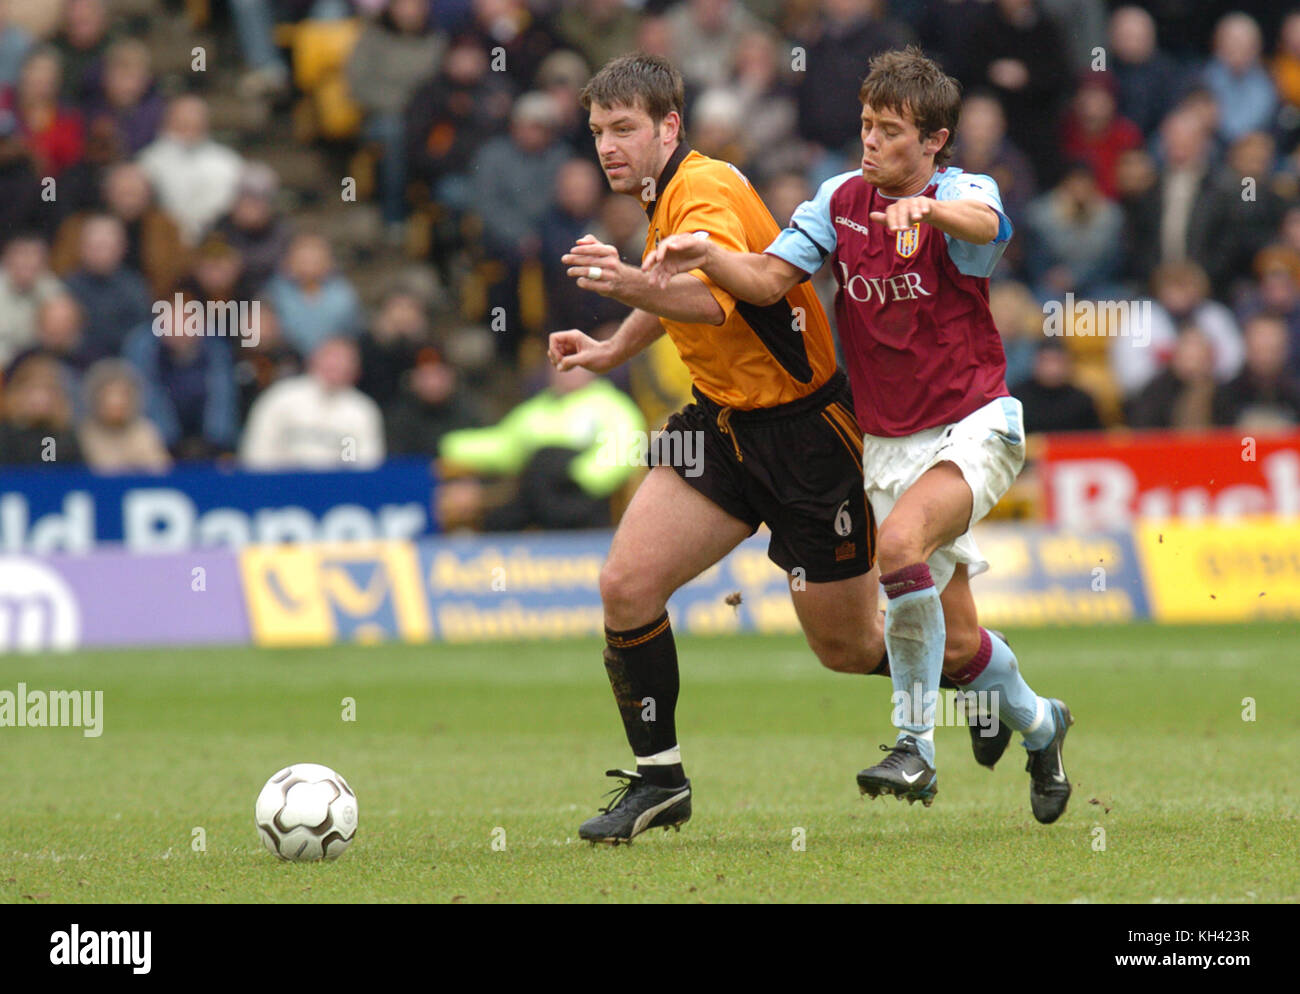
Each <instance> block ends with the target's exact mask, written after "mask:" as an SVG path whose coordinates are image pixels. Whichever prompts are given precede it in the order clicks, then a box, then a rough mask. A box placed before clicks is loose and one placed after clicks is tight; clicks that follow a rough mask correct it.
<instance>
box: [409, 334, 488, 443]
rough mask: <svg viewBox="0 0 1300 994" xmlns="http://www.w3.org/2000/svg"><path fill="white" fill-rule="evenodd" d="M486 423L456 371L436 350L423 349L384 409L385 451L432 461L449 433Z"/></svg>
mask: <svg viewBox="0 0 1300 994" xmlns="http://www.w3.org/2000/svg"><path fill="white" fill-rule="evenodd" d="M487 420H488V419H487V416H486V412H485V411H484V410H483V405H482V404H480V403H479V401H478V399H477V398H476V397H475V396H474V394H473V393H472V392H471V391H469V390H467V389H466V388H465V387H464V386H463V385H462V384H461V382H460V376H459V374H458V373H457V371H456V368H455V367H454V366H452V365H451V364H450V363H448V362H447V361H446V360H445V359H443V358H442V356H441V355H440V354H439V352H438V350H437V349H436V348H432V347H425V348H423V349H421V350H420V354H419V356H418V358H417V359H416V361H415V365H414V366H412V367H411V368H410V369H408V370H407V371H406V372H405V374H404V375H403V376H402V379H401V386H400V387H399V389H398V392H397V396H396V399H395V400H394V401H393V402H392V403H391V404H390V405H389V406H388V407H387V408H386V409H385V412H384V425H385V428H386V431H387V437H388V451H389V453H390V454H392V455H395V456H398V455H417V456H426V457H428V458H430V459H433V458H436V457H437V455H438V452H439V449H440V447H441V445H442V440H443V438H444V437H445V436H446V435H447V434H448V433H449V432H453V431H459V430H461V429H464V428H479V427H481V426H483V425H485V424H487Z"/></svg>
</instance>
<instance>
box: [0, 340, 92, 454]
mask: <svg viewBox="0 0 1300 994" xmlns="http://www.w3.org/2000/svg"><path fill="white" fill-rule="evenodd" d="M0 408H3V412H4V417H3V420H0V465H6V466H16V465H23V466H40V465H60V466H69V465H78V464H79V463H81V461H82V453H81V446H79V444H78V443H77V433H75V430H74V427H73V405H72V400H70V399H69V394H68V383H66V379H65V377H64V370H62V369H61V368H60V365H59V363H57V360H55V359H51V357H48V356H42V355H30V356H26V357H23V359H21V360H19V361H18V363H16V364H14V366H13V369H12V370H10V372H9V381H8V383H5V391H4V398H3V404H0Z"/></svg>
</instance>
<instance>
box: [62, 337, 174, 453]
mask: <svg viewBox="0 0 1300 994" xmlns="http://www.w3.org/2000/svg"><path fill="white" fill-rule="evenodd" d="M83 390H84V393H85V400H84V402H83V403H84V407H85V410H86V416H85V417H84V418H83V419H82V421H81V423H80V424H79V425H78V426H77V441H78V442H79V443H80V446H81V451H82V454H83V455H84V457H85V460H86V465H87V466H89V467H90V468H91V469H94V470H97V471H99V472H101V473H122V472H139V471H141V470H165V469H168V468H169V467H170V466H171V464H172V460H171V456H170V455H168V454H167V447H166V446H165V445H164V444H163V440H162V436H161V435H159V434H158V429H157V428H155V427H154V425H153V423H152V422H151V421H150V420H149V419H148V418H146V417H145V416H144V415H143V414H141V413H140V381H139V376H138V374H137V373H136V371H135V369H134V367H132V366H131V364H130V363H128V362H125V361H124V360H122V359H100V360H99V362H97V363H95V364H94V365H93V366H91V367H90V369H89V370H88V371H87V372H86V380H85V384H84V386H83Z"/></svg>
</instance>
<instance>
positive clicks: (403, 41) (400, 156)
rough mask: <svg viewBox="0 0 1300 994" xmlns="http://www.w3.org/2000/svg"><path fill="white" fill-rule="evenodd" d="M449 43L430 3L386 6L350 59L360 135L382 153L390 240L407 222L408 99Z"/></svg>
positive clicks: (408, 0)
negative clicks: (360, 115) (362, 121)
mask: <svg viewBox="0 0 1300 994" xmlns="http://www.w3.org/2000/svg"><path fill="white" fill-rule="evenodd" d="M446 48H447V39H446V37H445V36H444V35H443V34H442V32H440V31H438V30H437V29H436V26H435V24H434V23H433V19H432V18H431V16H430V5H429V3H428V0H390V2H389V3H388V4H387V6H386V7H385V8H384V9H383V11H382V12H381V13H380V15H379V16H378V17H376V18H375V19H373V20H371V21H369V22H368V23H367V24H366V26H365V28H364V29H363V30H362V32H361V37H360V38H359V39H358V40H357V43H356V46H355V47H354V48H353V49H352V54H351V55H350V56H349V58H348V64H347V80H348V89H349V91H350V92H351V94H352V99H353V100H355V101H356V102H357V103H358V104H359V105H360V106H361V107H362V109H363V110H364V111H365V112H366V121H365V125H364V129H363V134H364V135H365V137H366V138H368V139H370V140H371V141H375V142H378V143H379V144H380V146H381V147H382V149H383V153H382V157H381V160H380V170H379V200H380V204H381V207H382V210H383V218H384V222H385V224H386V225H387V226H388V233H389V237H390V238H393V239H394V240H397V239H400V238H401V236H402V233H403V231H404V229H403V222H404V221H405V220H406V213H407V211H406V121H405V112H406V107H407V104H408V103H409V102H410V99H411V96H412V95H413V94H414V93H415V91H416V89H417V88H418V87H419V85H420V83H421V82H423V81H424V80H425V79H427V78H428V77H429V75H430V73H434V72H436V71H437V70H438V65H439V63H440V62H441V60H442V56H443V53H444V52H445V51H446Z"/></svg>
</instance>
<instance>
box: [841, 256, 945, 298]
mask: <svg viewBox="0 0 1300 994" xmlns="http://www.w3.org/2000/svg"><path fill="white" fill-rule="evenodd" d="M840 271H841V273H843V277H844V278H843V280H842V281H841V285H842V286H843V287H844V292H845V293H847V294H848V295H849V296H850V297H852V298H853V299H854V300H856V301H857V302H858V303H860V304H866V303H870V302H871V301H872V300H878V301H880V303H882V304H888V303H897V302H898V301H900V300H915V299H916V298H917V297H929V296H932V294H931V292H930V291H929V290H927V289H926V288H925V286H924V285H923V284H922V283H921V274H920V273H917V272H907V273H898V274H897V275H895V276H863V275H862V274H861V273H854V274H853V275H852V276H850V275H849V267H848V266H847V265H845V264H844V263H843V262H841V263H840Z"/></svg>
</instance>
